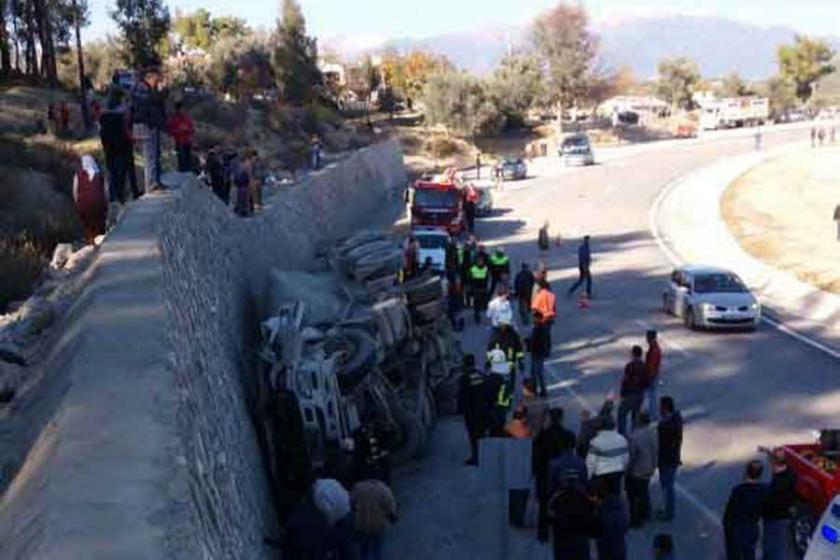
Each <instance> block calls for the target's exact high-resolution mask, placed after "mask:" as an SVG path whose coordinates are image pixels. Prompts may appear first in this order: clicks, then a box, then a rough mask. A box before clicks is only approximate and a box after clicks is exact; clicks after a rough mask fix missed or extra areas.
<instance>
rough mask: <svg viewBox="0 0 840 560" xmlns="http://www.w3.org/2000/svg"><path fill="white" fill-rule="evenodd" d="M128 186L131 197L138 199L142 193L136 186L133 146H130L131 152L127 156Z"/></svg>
mask: <svg viewBox="0 0 840 560" xmlns="http://www.w3.org/2000/svg"><path fill="white" fill-rule="evenodd" d="M128 184H129V185H130V186H131V196H133V197H134V198H140V197H141V196H142V195H143V192H142V191H141V190H140V187H138V186H137V167H136V166H135V164H134V144H132V145H131V152H129V154H128Z"/></svg>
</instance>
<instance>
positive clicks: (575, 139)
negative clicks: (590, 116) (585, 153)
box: [563, 136, 589, 148]
mask: <svg viewBox="0 0 840 560" xmlns="http://www.w3.org/2000/svg"><path fill="white" fill-rule="evenodd" d="M588 146H589V142H588V141H587V140H586V137H585V136H572V137H570V138H566V139H565V140H563V147H564V148H586V147H588Z"/></svg>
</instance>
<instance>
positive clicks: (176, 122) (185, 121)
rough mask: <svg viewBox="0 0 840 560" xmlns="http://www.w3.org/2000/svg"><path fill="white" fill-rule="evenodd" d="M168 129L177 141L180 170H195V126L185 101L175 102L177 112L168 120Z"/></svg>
mask: <svg viewBox="0 0 840 560" xmlns="http://www.w3.org/2000/svg"><path fill="white" fill-rule="evenodd" d="M166 129H167V131H168V132H169V135H170V136H171V137H172V140H173V141H174V142H175V155H176V156H177V160H178V172H179V173H187V172H190V171H193V165H192V146H193V139H194V137H195V127H194V126H193V121H192V119H191V118H190V115H189V114H188V113H187V112H186V111H185V110H184V103H183V102H181V101H179V102H178V103H176V104H175V113H174V114H173V115H171V116H170V117H169V119H168V120H167V122H166Z"/></svg>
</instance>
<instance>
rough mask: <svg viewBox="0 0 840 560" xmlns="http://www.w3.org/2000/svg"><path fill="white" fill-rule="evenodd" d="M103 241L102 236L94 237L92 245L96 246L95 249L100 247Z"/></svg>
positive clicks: (103, 237)
mask: <svg viewBox="0 0 840 560" xmlns="http://www.w3.org/2000/svg"><path fill="white" fill-rule="evenodd" d="M103 241H105V236H104V235H97V236H96V237H94V238H93V244H94V245H96V246H97V247H99V246H100V245H102V242H103Z"/></svg>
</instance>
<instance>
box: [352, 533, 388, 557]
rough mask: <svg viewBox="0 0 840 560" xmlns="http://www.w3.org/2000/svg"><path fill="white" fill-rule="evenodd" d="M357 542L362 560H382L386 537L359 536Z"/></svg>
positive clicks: (379, 535) (380, 535)
mask: <svg viewBox="0 0 840 560" xmlns="http://www.w3.org/2000/svg"><path fill="white" fill-rule="evenodd" d="M357 540H358V542H359V555H360V558H361V560H382V543H383V541H384V540H385V539H384V535H382V534H381V533H380V534H378V535H358V537H357Z"/></svg>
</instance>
